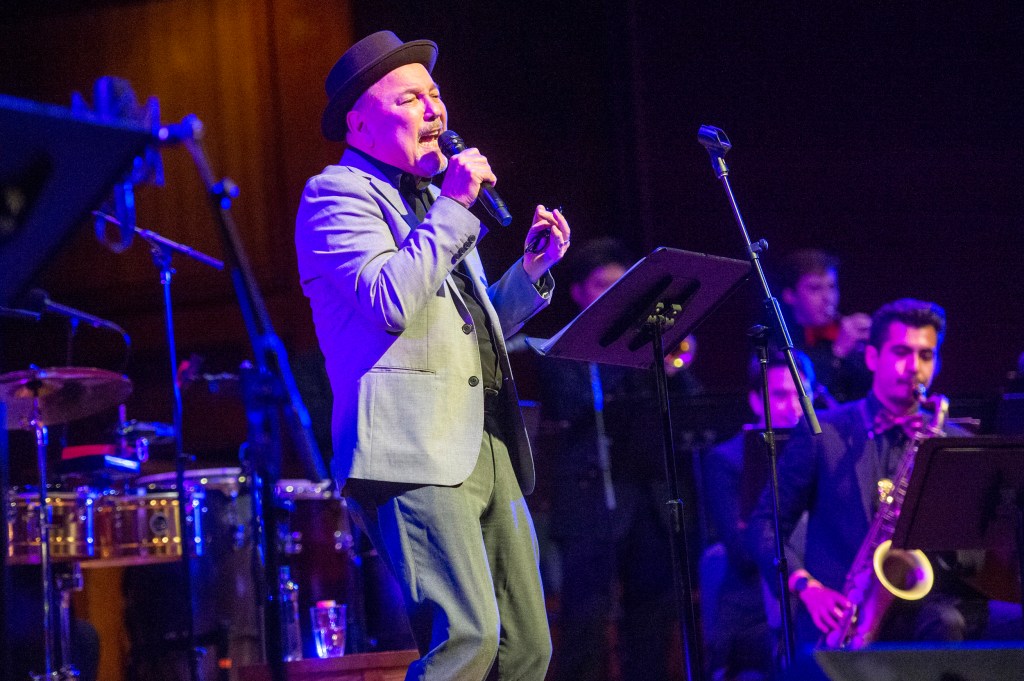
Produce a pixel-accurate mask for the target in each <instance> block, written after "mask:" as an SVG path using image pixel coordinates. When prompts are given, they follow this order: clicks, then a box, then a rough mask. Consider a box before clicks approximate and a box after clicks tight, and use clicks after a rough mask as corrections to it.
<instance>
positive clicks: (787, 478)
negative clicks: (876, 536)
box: [747, 299, 988, 643]
mask: <svg viewBox="0 0 1024 681" xmlns="http://www.w3.org/2000/svg"><path fill="white" fill-rule="evenodd" d="M945 329H946V319H945V313H944V311H943V310H942V308H941V307H939V306H938V305H936V304H934V303H928V302H923V301H919V300H913V299H902V300H897V301H895V302H892V303H888V304H886V305H883V306H882V307H881V308H880V309H879V310H878V311H877V312H875V314H874V315H873V317H872V320H871V330H870V335H869V339H868V344H867V347H866V348H865V356H864V359H865V363H866V365H867V368H868V369H869V370H870V371H871V372H872V381H871V389H870V392H869V393H868V395H867V397H865V398H863V399H860V400H857V401H855V402H850V403H847V404H844V405H841V406H840V407H838V408H836V409H834V410H830V411H828V412H824V413H823V414H822V415H821V419H820V421H821V427H822V434H821V435H820V436H817V437H814V436H811V435H810V433H809V431H808V430H807V429H806V428H804V427H801V428H799V429H798V431H797V433H796V434H795V435H794V437H793V438H792V439H791V440H790V442H789V443H788V446H787V449H786V456H785V457H782V458H781V459H780V462H779V512H780V528H781V532H782V533H783V537H784V538H788V536H789V533H790V532H791V531H792V529H793V527H794V526H795V524H796V522H797V520H798V519H799V518H800V516H801V514H803V513H804V512H805V511H806V512H807V513H808V525H807V545H806V553H805V555H804V563H803V565H797V566H790V568H791V572H790V576H789V582H788V584H789V588H790V590H791V592H792V593H793V594H794V595H795V596H796V600H798V601H799V604H798V612H797V617H796V631H797V637H798V640H799V641H800V642H801V643H813V642H814V641H816V640H817V639H818V638H819V636H821V634H827V633H829V632H831V631H832V630H833V629H835V628H836V627H837V626H838V625H839V624H840V621H841V619H842V618H843V616H844V614H845V613H846V611H847V609H848V608H850V606H851V604H850V601H849V600H848V599H847V597H846V596H845V595H844V594H843V593H842V588H843V584H844V581H845V577H846V575H847V571H848V570H850V567H851V564H852V563H853V562H854V558H855V556H856V554H857V552H858V549H859V548H860V546H861V544H862V543H863V542H864V540H865V537H866V535H867V534H868V531H869V527H870V525H871V522H872V519H873V517H874V515H875V511H876V508H877V506H878V503H879V492H878V485H879V481H881V480H883V479H892V477H893V476H894V474H895V472H896V470H897V469H898V468H899V466H900V462H901V460H902V458H903V455H904V453H905V452H906V451H907V450H908V449H909V448H910V445H911V443H912V441H913V440H914V437H915V435H916V431H915V429H917V428H920V427H921V426H922V425H923V422H924V421H925V419H926V417H927V414H926V413H922V406H921V401H920V399H919V396H918V389H919V386H921V385H923V386H925V387H928V386H930V385H931V383H932V380H933V379H934V378H935V374H936V372H937V371H938V368H939V351H940V348H941V345H942V340H943V337H944V335H945ZM946 434H947V435H963V434H964V433H963V431H962V430H958V429H956V428H954V427H949V428H948V429H947V432H946ZM747 538H748V540H749V543H750V548H751V551H752V553H753V555H754V558H755V560H756V561H757V563H758V566H759V568H760V569H761V572H762V574H763V575H764V576H765V578H766V582H767V583H768V584H769V585H770V586H771V587H772V588H773V589H777V588H778V578H777V575H776V568H775V565H774V528H773V520H772V506H771V498H770V495H768V494H767V493H764V494H762V496H761V499H760V501H759V503H758V505H757V507H756V508H755V510H754V512H753V514H752V516H751V519H750V522H749V526H748V535H747ZM933 563H938V564H937V565H935V566H934V571H935V586H934V588H932V589H931V591H930V592H929V593H928V594H927V595H926V596H924V598H922V599H920V600H914V601H909V600H900V599H896V601H895V603H893V605H892V606H891V607H889V609H888V611H887V612H886V614H885V617H884V619H883V620H882V622H881V625H880V627H879V630H878V635H877V639H878V640H890V641H901V640H919V641H961V640H964V639H968V638H977V637H979V636H980V635H981V634H982V633H983V631H984V627H985V625H986V621H987V614H988V609H987V602H986V601H985V599H984V598H983V597H982V596H981V595H980V594H978V593H977V592H975V591H974V590H973V589H971V588H970V587H968V586H967V585H966V584H964V583H962V582H961V581H960V580H959V579H958V578H957V577H956V576H955V572H956V570H955V569H952V568H955V561H952V560H951V561H933ZM947 567H950V568H951V569H945V568H947Z"/></svg>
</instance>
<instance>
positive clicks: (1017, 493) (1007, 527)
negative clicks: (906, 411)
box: [892, 436, 1024, 598]
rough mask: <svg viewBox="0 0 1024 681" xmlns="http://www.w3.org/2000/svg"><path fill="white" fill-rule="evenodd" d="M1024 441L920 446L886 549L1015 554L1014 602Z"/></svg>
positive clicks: (1023, 539)
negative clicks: (993, 551) (964, 550)
mask: <svg viewBox="0 0 1024 681" xmlns="http://www.w3.org/2000/svg"><path fill="white" fill-rule="evenodd" d="M1022 514H1024V437H998V436H982V437H947V438H930V439H927V440H925V441H924V442H922V443H921V446H920V448H919V449H918V450H917V455H916V458H915V460H914V472H913V473H912V474H911V476H910V482H909V483H908V485H907V494H906V497H905V498H904V501H903V507H902V509H901V510H900V517H899V519H898V520H897V521H896V527H895V528H894V529H893V536H892V545H893V546H894V547H896V548H900V549H906V548H910V549H922V550H924V551H954V550H960V549H989V550H993V549H995V550H1003V551H1004V552H1005V550H1006V549H1007V548H1011V549H1012V548H1015V549H1016V554H1017V558H1018V567H1017V573H1018V574H1017V584H1013V583H1012V574H1011V573H1012V571H1008V572H1007V574H1006V575H1004V579H1006V580H1008V581H1011V583H1010V584H1001V585H998V586H999V588H998V591H999V592H1000V593H1009V594H1014V595H1017V596H1018V598H1020V593H1021V592H1020V590H1019V588H1018V587H1019V586H1020V582H1019V580H1020V579H1021V576H1022V573H1024V519H1022Z"/></svg>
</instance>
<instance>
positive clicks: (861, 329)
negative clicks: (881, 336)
mask: <svg viewBox="0 0 1024 681" xmlns="http://www.w3.org/2000/svg"><path fill="white" fill-rule="evenodd" d="M870 334H871V317H869V316H868V315H866V314H864V313H863V312H855V313H853V314H851V315H847V316H845V317H843V318H842V319H840V320H839V335H838V336H837V337H836V341H835V342H834V343H833V344H832V354H833V355H835V356H836V357H846V356H848V355H849V354H850V353H852V352H854V351H856V350H863V349H864V346H865V345H866V344H867V342H868V336H869V335H870Z"/></svg>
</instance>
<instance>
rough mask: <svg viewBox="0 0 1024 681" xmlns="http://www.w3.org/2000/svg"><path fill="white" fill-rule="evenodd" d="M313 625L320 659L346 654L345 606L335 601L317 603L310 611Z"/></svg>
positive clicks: (314, 638)
mask: <svg viewBox="0 0 1024 681" xmlns="http://www.w3.org/2000/svg"><path fill="white" fill-rule="evenodd" d="M309 615H310V619H311V621H312V623H313V640H314V641H315V642H316V654H317V655H319V656H320V657H341V656H342V655H344V654H345V606H344V605H338V604H337V603H335V602H334V601H317V603H316V605H314V606H313V607H312V608H310V609H309Z"/></svg>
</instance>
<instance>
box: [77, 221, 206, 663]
mask: <svg viewBox="0 0 1024 681" xmlns="http://www.w3.org/2000/svg"><path fill="white" fill-rule="evenodd" d="M93 215H95V216H96V217H97V218H98V219H100V220H103V221H106V222H107V223H109V224H110V225H112V226H114V227H117V228H118V229H130V230H132V231H134V233H135V234H137V235H139V236H140V237H142V238H143V239H145V241H146V243H148V244H149V249H150V252H151V255H152V257H153V264H154V265H156V266H157V269H158V270H159V271H160V287H161V289H162V290H163V308H164V331H165V333H166V336H167V348H168V359H169V362H170V370H171V390H172V398H173V399H172V401H171V405H172V412H173V414H172V424H173V429H174V485H175V490H176V493H177V499H178V527H180V528H182V529H181V531H182V546H181V561H180V566H181V577H180V579H181V582H180V585H181V590H182V593H183V594H184V599H185V611H186V617H185V632H184V634H185V647H186V651H187V654H188V670H189V679H191V681H197V680H198V679H199V660H200V658H201V657H202V653H201V652H200V650H199V648H197V647H196V644H195V603H194V602H193V598H192V549H193V545H192V544H190V543H189V542H187V541H186V539H187V537H188V531H187V528H188V512H189V510H188V490H186V489H185V469H186V467H187V466H188V464H189V463H191V461H190V459H191V457H190V456H189V455H188V454H186V453H185V448H184V440H183V437H182V427H183V423H182V422H183V417H182V414H183V411H184V409H183V405H182V400H181V384H180V382H179V380H178V345H177V341H176V336H175V333H174V305H173V303H172V297H171V280H172V278H173V277H174V273H175V271H174V267H173V266H172V264H171V260H172V258H173V256H174V254H175V253H179V254H181V255H186V256H189V257H191V258H192V259H194V260H196V261H198V262H201V263H204V264H206V265H209V266H210V267H213V268H214V269H216V270H222V269H224V263H223V262H221V261H220V260H217V259H216V258H213V257H210V256H208V255H206V254H204V253H201V252H199V251H197V250H195V249H193V248H192V247H190V246H185V245H183V244H179V243H177V242H176V241H172V240H171V239H168V238H167V237H164V236H161V235H159V234H157V233H156V232H154V231H152V230H149V229H142V228H141V227H139V226H137V225H132V226H130V227H128V226H126V225H122V224H121V222H120V221H119V220H118V219H117V218H115V217H114V216H112V215H107V214H106V213H103V212H100V211H93ZM128 233H129V234H131V232H128ZM197 512H198V511H197ZM195 527H197V528H198V527H199V524H198V523H196V524H195Z"/></svg>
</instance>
